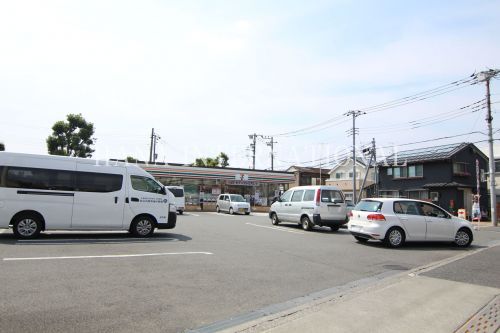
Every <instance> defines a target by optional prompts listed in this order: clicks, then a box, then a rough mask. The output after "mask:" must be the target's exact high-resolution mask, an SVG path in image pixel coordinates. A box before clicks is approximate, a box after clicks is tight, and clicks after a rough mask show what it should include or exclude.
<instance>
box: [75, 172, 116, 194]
mask: <svg viewBox="0 0 500 333" xmlns="http://www.w3.org/2000/svg"><path fill="white" fill-rule="evenodd" d="M122 183H123V176H122V175H115V174H109V173H96V172H77V173H76V190H77V191H80V192H99V193H107V192H115V191H119V190H121V189H122Z"/></svg>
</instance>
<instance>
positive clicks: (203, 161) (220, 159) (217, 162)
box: [193, 153, 229, 168]
mask: <svg viewBox="0 0 500 333" xmlns="http://www.w3.org/2000/svg"><path fill="white" fill-rule="evenodd" d="M228 165H229V157H228V156H227V154H225V153H220V154H219V156H217V157H215V158H212V157H204V158H197V159H196V160H195V161H194V163H193V166H197V167H208V168H210V167H218V166H220V167H223V168H225V167H227V166H228Z"/></svg>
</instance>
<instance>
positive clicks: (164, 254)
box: [3, 252, 213, 261]
mask: <svg viewBox="0 0 500 333" xmlns="http://www.w3.org/2000/svg"><path fill="white" fill-rule="evenodd" d="M183 254H206V255H211V254H213V253H211V252H165V253H141V254H109V255H102V256H67V257H32V258H3V261H26V260H60V259H96V258H99V259H100V258H130V257H152V256H171V255H183Z"/></svg>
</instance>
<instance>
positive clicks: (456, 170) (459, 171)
mask: <svg viewBox="0 0 500 333" xmlns="http://www.w3.org/2000/svg"><path fill="white" fill-rule="evenodd" d="M453 174H454V175H455V176H469V175H470V174H469V172H468V171H467V163H462V162H455V163H453Z"/></svg>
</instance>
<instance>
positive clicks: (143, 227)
mask: <svg viewBox="0 0 500 333" xmlns="http://www.w3.org/2000/svg"><path fill="white" fill-rule="evenodd" d="M130 231H131V232H132V234H133V235H134V236H136V237H149V236H151V235H152V234H153V232H154V231H155V224H154V222H153V220H152V219H151V218H150V217H147V216H140V217H138V218H135V219H134V221H132V225H131V226H130Z"/></svg>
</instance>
